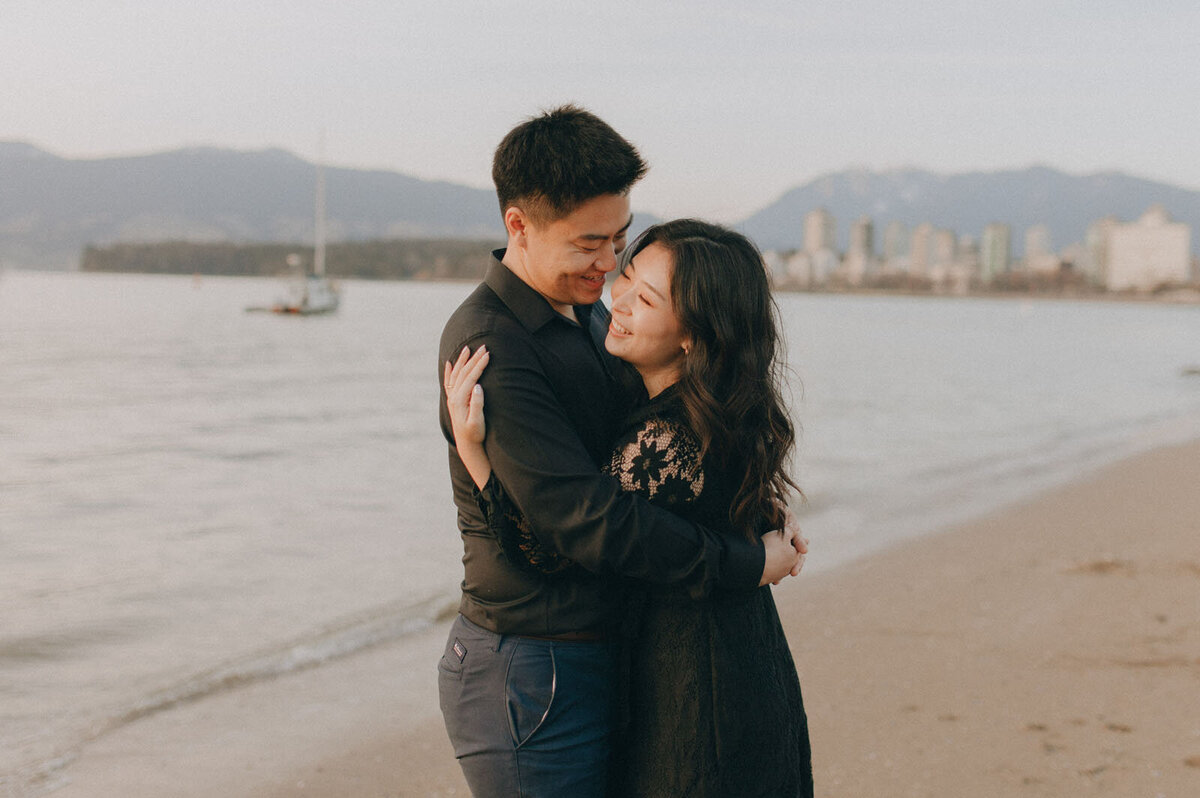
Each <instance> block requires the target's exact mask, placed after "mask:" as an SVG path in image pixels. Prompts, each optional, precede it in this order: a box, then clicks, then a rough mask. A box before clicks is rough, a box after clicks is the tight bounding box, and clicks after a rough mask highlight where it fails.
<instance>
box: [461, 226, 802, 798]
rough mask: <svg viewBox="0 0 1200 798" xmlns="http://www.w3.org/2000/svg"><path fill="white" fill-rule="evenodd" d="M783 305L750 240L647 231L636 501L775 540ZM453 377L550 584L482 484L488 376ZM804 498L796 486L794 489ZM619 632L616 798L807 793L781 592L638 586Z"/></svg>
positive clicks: (625, 332)
mask: <svg viewBox="0 0 1200 798" xmlns="http://www.w3.org/2000/svg"><path fill="white" fill-rule="evenodd" d="M778 338H779V334H778V329H777V319H776V309H775V305H774V302H773V300H772V299H771V295H770V289H769V287H768V284H767V278H766V271H765V269H764V266H763V262H762V258H761V256H760V255H759V253H758V251H757V250H756V249H755V247H754V245H753V244H752V243H750V241H749V240H748V239H746V238H745V237H744V236H742V235H740V234H738V233H734V232H732V231H729V230H726V229H724V228H721V227H718V226H716V225H711V224H707V223H704V222H699V221H695V220H680V221H675V222H669V223H666V224H662V225H657V226H655V227H651V228H650V229H648V230H647V231H646V232H645V233H643V235H642V236H641V238H639V239H638V241H637V242H635V243H634V245H633V247H632V248H631V252H630V256H629V258H628V259H627V261H626V265H625V266H624V268H622V270H621V273H620V274H619V275H618V277H617V278H616V281H615V282H614V284H613V287H612V321H611V324H610V326H609V331H608V336H607V338H606V339H605V348H606V349H608V351H609V352H610V353H612V354H613V355H615V356H616V357H619V358H621V359H622V360H624V361H626V362H627V363H629V364H630V365H631V366H633V367H634V369H635V370H636V371H637V373H638V375H639V376H640V377H641V379H642V382H643V384H644V385H645V389H646V395H647V401H646V402H645V404H644V405H643V406H641V407H639V408H637V409H636V410H634V411H633V412H632V413H631V415H630V418H629V422H628V425H627V427H626V429H625V432H624V433H623V434H622V436H621V437H620V439H619V440H618V441H617V443H616V446H615V449H614V452H613V455H612V460H611V462H610V463H609V465H608V471H609V472H610V473H611V474H613V475H614V476H615V477H617V478H618V479H619V480H620V482H621V485H622V487H623V488H624V489H626V490H631V491H637V492H638V493H641V494H642V495H644V496H646V497H647V498H648V499H649V500H650V501H651V502H653V503H655V504H658V505H660V506H663V507H666V508H668V509H670V510H671V511H672V512H675V513H677V514H679V515H681V516H683V517H685V518H687V519H689V520H692V521H694V522H696V523H698V524H703V525H705V526H707V527H709V528H711V529H715V530H718V531H721V532H723V533H725V534H730V535H733V534H740V533H738V532H736V531H735V530H757V531H755V532H754V534H758V533H760V532H764V531H766V530H767V529H774V528H780V527H782V526H783V524H784V518H783V515H784V509H783V508H784V507H785V506H786V497H787V493H788V491H789V489H797V486H796V485H795V483H794V482H793V481H792V480H791V478H790V477H789V476H788V475H787V473H786V471H785V463H786V460H787V458H788V455H789V453H790V451H791V449H792V447H793V445H794V440H795V436H794V431H793V428H792V425H791V421H790V419H789V417H788V413H787V411H786V408H785V407H784V405H783V402H782V400H781V398H780V384H781V376H780V371H781V364H780V363H779V360H778V355H777V351H776V350H777V344H778ZM487 357H488V356H487V353H486V352H482V351H480V352H476V353H475V355H473V356H472V357H471V358H470V359H467V358H466V357H465V356H464V357H462V358H460V359H459V361H458V363H457V364H455V365H454V366H453V368H452V367H451V365H450V364H447V367H446V388H447V391H446V394H447V404H448V406H449V408H450V415H451V417H452V420H453V424H454V436H455V441H456V445H457V448H458V453H459V455H460V456H461V457H462V460H463V462H464V464H465V465H466V466H467V468H468V470H469V471H470V472H471V476H472V478H473V479H474V480H475V483H476V485H478V486H480V487H481V503H482V504H483V505H484V507H485V511H486V512H487V514H488V518H489V521H490V522H491V524H492V527H493V529H494V530H495V532H496V534H497V536H498V537H499V538H500V540H501V543H502V545H503V547H504V550H505V552H506V555H507V556H508V557H509V558H510V559H513V560H514V561H519V562H520V563H521V564H522V565H523V566H524V567H528V568H533V569H535V570H537V571H539V572H540V573H542V574H544V575H545V578H554V574H555V573H557V572H559V571H561V570H563V569H565V568H570V567H572V566H571V563H570V562H569V561H566V560H563V559H562V558H561V557H557V556H556V555H554V554H553V553H550V552H547V551H545V550H544V549H542V547H541V546H540V545H539V544H538V543H537V540H536V538H534V537H533V535H532V534H530V532H529V530H528V529H527V528H525V527H524V525H523V524H522V521H521V519H520V518H519V517H517V515H516V514H515V511H514V510H513V509H512V507H511V506H510V505H509V504H508V502H507V501H506V500H505V498H504V495H503V486H501V485H499V484H498V483H497V482H496V481H495V480H492V479H490V476H491V468H490V465H489V463H488V459H487V454H486V452H485V451H484V448H483V444H482V441H483V439H484V436H483V432H484V421H483V391H482V388H480V387H479V386H478V385H476V384H475V383H476V380H477V379H478V377H479V375H480V374H481V373H482V370H483V368H484V367H485V366H486V364H487ZM797 490H798V489H797ZM627 594H628V595H627V601H626V612H625V622H624V630H623V664H624V667H623V670H624V674H625V684H624V685H623V686H622V687H623V689H622V693H623V695H624V697H625V700H624V707H623V710H624V711H623V715H624V724H623V728H622V729H621V730H620V733H619V734H618V736H617V741H616V743H615V754H614V761H613V774H612V775H613V782H614V794H617V795H637V796H683V795H687V796H713V797H714V798H715V797H716V796H734V795H736V796H759V795H761V796H798V795H804V796H811V795H812V789H813V788H812V768H811V756H810V749H809V742H808V728H807V720H806V717H805V714H804V706H803V702H802V699H801V695H800V684H799V680H798V678H797V676H796V669H795V665H794V663H793V661H792V657H791V653H790V651H789V650H788V645H787V640H786V639H785V637H784V634H783V629H782V627H781V626H780V623H779V615H778V613H777V612H776V609H775V604H774V601H773V599H772V597H771V591H770V588H768V587H762V588H759V589H757V590H754V591H746V592H739V593H732V592H724V593H720V594H718V595H714V596H711V597H710V598H707V599H705V600H700V601H697V600H694V599H692V598H691V597H689V596H688V595H687V594H686V593H685V592H684V591H682V590H681V589H679V588H672V587H658V586H647V585H644V584H638V585H630V587H629V589H628V591H627Z"/></svg>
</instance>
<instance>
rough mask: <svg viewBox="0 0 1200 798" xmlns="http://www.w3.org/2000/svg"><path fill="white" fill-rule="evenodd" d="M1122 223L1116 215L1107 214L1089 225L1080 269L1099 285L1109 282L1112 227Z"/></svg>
mask: <svg viewBox="0 0 1200 798" xmlns="http://www.w3.org/2000/svg"><path fill="white" fill-rule="evenodd" d="M1118 224H1120V220H1119V219H1117V217H1115V216H1105V217H1104V218H1103V219H1098V220H1096V221H1094V222H1092V223H1091V224H1090V225H1088V229H1087V233H1086V235H1085V237H1084V241H1083V246H1084V250H1085V256H1084V259H1083V263H1082V264H1080V271H1082V272H1083V273H1084V274H1086V275H1087V276H1088V278H1089V279H1091V281H1092V282H1094V283H1097V284H1099V285H1107V284H1108V241H1109V239H1110V238H1111V237H1112V229H1113V227H1114V226H1116V225H1118Z"/></svg>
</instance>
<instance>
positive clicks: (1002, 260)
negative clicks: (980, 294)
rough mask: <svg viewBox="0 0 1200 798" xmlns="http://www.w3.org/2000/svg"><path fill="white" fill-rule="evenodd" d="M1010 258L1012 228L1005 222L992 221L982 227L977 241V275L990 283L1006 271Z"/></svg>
mask: <svg viewBox="0 0 1200 798" xmlns="http://www.w3.org/2000/svg"><path fill="white" fill-rule="evenodd" d="M1011 260H1012V228H1010V227H1009V226H1008V225H1006V224H999V223H992V224H989V225H988V226H987V227H985V228H983V238H981V239H980V242H979V272H980V274H979V276H980V278H981V279H982V280H983V281H984V282H985V283H990V282H991V281H992V280H995V279H996V278H997V277H998V276H1000V275H1001V274H1004V273H1005V272H1007V271H1008V264H1009V262H1010V261H1011Z"/></svg>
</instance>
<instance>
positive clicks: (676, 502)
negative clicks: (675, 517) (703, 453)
mask: <svg viewBox="0 0 1200 798" xmlns="http://www.w3.org/2000/svg"><path fill="white" fill-rule="evenodd" d="M608 470H609V473H611V474H612V475H613V476H615V477H616V478H617V479H618V480H620V482H621V488H622V489H624V490H627V491H634V492H636V493H638V494H640V495H642V496H645V497H646V498H647V499H649V500H650V501H651V502H652V503H654V504H656V505H658V506H660V507H665V508H668V509H669V508H672V507H678V506H680V505H684V504H690V503H692V502H694V501H695V500H696V499H697V498H699V496H700V493H701V492H702V491H703V490H704V466H703V463H702V462H701V460H700V443H699V441H697V440H696V437H695V436H694V435H693V434H692V432H691V430H689V429H688V428H687V427H685V426H683V425H682V424H679V423H677V422H674V421H670V420H667V419H663V418H651V419H648V420H647V421H646V422H645V423H644V424H643V425H642V426H640V427H638V428H637V429H635V430H634V431H633V432H631V433H630V434H629V435H627V436H626V437H625V438H624V439H623V440H622V443H621V445H619V446H618V447H617V449H616V451H615V452H613V456H612V461H611V462H610V463H609V469H608Z"/></svg>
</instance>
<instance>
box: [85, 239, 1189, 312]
mask: <svg viewBox="0 0 1200 798" xmlns="http://www.w3.org/2000/svg"><path fill="white" fill-rule="evenodd" d="M502 246H504V244H503V242H501V241H483V240H478V239H466V238H455V239H435V238H428V239H389V240H378V241H346V242H341V243H335V244H330V245H329V255H328V262H329V266H328V268H329V273H330V275H331V276H333V277H334V278H339V277H340V278H348V279H361V280H433V281H446V282H454V281H469V280H479V279H481V278H482V277H483V273H484V271H485V270H486V269H487V264H488V262H489V261H490V258H491V251H492V250H493V249H495V248H497V247H502ZM290 255H299V256H300V258H301V261H302V263H303V264H304V266H305V267H307V265H308V263H309V262H310V261H311V257H312V249H311V247H309V246H307V245H305V244H277V243H253V244H234V243H217V242H213V243H200V242H187V241H169V242H160V243H123V244H112V245H109V246H88V247H86V248H85V249H84V251H83V254H82V256H81V258H80V262H79V268H80V271H83V272H107V273H132V274H178V275H188V276H191V275H216V276H236V277H282V276H287V275H289V274H290V273H291V270H290V269H289V267H288V265H287V262H288V257H289V256H290ZM775 290H777V291H787V292H796V293H812V294H826V295H845V296H872V295H881V296H914V297H930V296H944V297H989V298H1000V299H1004V298H1007V299H1026V298H1038V299H1070V300H1099V301H1138V302H1146V301H1149V302H1171V303H1179V304H1200V286H1196V285H1191V286H1182V287H1173V288H1170V289H1164V290H1162V291H1157V292H1151V293H1138V292H1133V291H1123V292H1108V291H1104V290H1102V289H1100V288H1098V287H1096V286H1095V285H1092V284H1090V283H1088V282H1087V281H1085V280H1080V279H1071V278H1070V277H1066V278H1063V277H1058V278H1049V277H1045V276H1038V275H1023V274H1021V273H1014V274H1012V275H1010V276H1009V279H1008V280H1005V281H1002V282H999V283H997V284H994V285H992V286H990V287H983V286H979V285H972V286H969V287H965V286H961V285H959V286H957V287H955V288H953V289H949V288H947V287H945V286H942V285H938V284H935V283H932V282H931V281H929V280H919V279H899V277H898V276H896V275H892V276H890V277H889V278H887V279H880V280H876V281H874V282H870V283H866V284H862V285H857V286H852V285H848V284H845V283H841V282H838V281H836V280H835V281H831V282H830V283H827V284H825V285H822V286H797V285H795V284H789V283H788V282H786V281H784V280H779V279H776V285H775Z"/></svg>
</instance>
